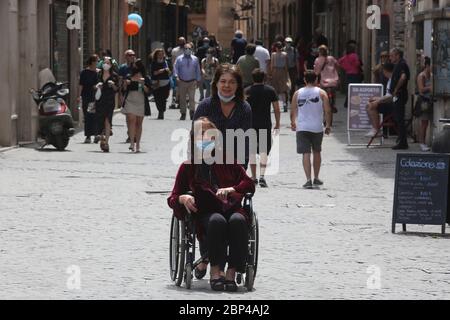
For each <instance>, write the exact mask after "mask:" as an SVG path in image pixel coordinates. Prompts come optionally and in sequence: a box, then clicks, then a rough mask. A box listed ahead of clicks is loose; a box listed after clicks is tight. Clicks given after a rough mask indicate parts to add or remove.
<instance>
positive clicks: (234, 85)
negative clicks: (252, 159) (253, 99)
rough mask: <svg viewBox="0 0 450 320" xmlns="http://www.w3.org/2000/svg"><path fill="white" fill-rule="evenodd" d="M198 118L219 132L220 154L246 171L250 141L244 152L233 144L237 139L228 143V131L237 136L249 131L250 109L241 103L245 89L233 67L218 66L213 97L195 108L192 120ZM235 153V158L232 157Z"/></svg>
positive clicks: (250, 123) (243, 101) (246, 144)
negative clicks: (232, 148)
mask: <svg viewBox="0 0 450 320" xmlns="http://www.w3.org/2000/svg"><path fill="white" fill-rule="evenodd" d="M201 117H207V118H208V119H210V120H211V121H212V122H213V123H214V124H215V125H216V126H217V128H218V129H219V130H220V132H221V133H222V136H223V138H224V139H223V148H222V149H223V150H226V151H227V156H229V157H230V158H233V157H232V156H234V158H233V159H237V160H238V162H239V164H241V165H243V166H244V167H245V168H246V169H247V168H248V163H249V141H248V140H247V141H246V143H245V151H244V152H243V153H239V154H238V152H239V150H244V148H241V147H243V146H242V145H238V143H236V142H237V141H238V139H237V138H236V139H235V136H232V138H233V141H227V139H228V138H229V137H228V135H227V131H231V133H236V131H238V130H242V131H243V132H244V133H246V132H247V131H248V130H249V129H250V128H251V127H252V109H251V107H250V105H249V104H248V103H247V102H246V101H245V100H244V87H243V82H242V76H241V74H240V73H239V72H238V71H236V70H235V69H234V68H233V66H232V65H229V64H224V65H221V66H220V67H219V68H218V69H217V72H216V74H215V76H214V81H213V83H212V96H211V97H210V98H208V99H205V100H204V101H203V102H202V103H200V105H199V106H198V108H197V111H196V112H195V115H194V120H198V119H200V118H201ZM232 143H234V147H235V148H234V150H228V149H226V147H227V145H230V146H231V145H232ZM231 151H234V154H231Z"/></svg>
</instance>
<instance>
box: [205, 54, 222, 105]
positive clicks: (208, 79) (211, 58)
mask: <svg viewBox="0 0 450 320" xmlns="http://www.w3.org/2000/svg"><path fill="white" fill-rule="evenodd" d="M215 53H216V49H214V48H209V50H208V53H207V54H206V58H205V59H203V61H202V74H203V81H204V85H205V88H206V93H205V98H209V97H211V85H212V81H213V80H214V75H215V74H216V71H217V68H219V65H220V63H219V60H218V59H217V58H216V57H215Z"/></svg>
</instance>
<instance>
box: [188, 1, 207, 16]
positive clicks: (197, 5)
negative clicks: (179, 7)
mask: <svg viewBox="0 0 450 320" xmlns="http://www.w3.org/2000/svg"><path fill="white" fill-rule="evenodd" d="M185 3H186V5H188V6H189V7H190V13H196V14H205V13H206V0H187V1H185Z"/></svg>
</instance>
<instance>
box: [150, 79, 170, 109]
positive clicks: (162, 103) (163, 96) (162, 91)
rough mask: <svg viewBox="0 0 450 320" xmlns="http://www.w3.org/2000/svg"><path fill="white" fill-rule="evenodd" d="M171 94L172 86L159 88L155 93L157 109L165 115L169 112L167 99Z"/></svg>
mask: <svg viewBox="0 0 450 320" xmlns="http://www.w3.org/2000/svg"><path fill="white" fill-rule="evenodd" d="M169 94H170V85H168V86H165V87H162V88H158V89H156V90H155V91H154V92H153V95H154V96H155V103H156V108H158V111H159V112H160V113H164V112H166V110H167V98H169Z"/></svg>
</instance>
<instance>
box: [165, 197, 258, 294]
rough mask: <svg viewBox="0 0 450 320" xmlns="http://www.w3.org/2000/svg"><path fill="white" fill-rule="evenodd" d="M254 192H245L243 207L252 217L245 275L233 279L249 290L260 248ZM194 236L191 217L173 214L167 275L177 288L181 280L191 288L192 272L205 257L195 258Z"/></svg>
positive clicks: (254, 276) (193, 221)
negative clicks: (179, 216) (254, 207)
mask: <svg viewBox="0 0 450 320" xmlns="http://www.w3.org/2000/svg"><path fill="white" fill-rule="evenodd" d="M252 199H253V194H247V195H246V196H245V198H244V205H243V208H244V210H245V211H246V213H247V214H248V216H249V217H251V222H250V224H249V230H248V232H249V242H248V254H247V263H246V268H245V270H246V272H245V274H242V273H237V277H236V282H237V284H238V285H243V286H244V287H245V288H247V291H248V292H251V291H253V287H254V283H255V279H256V272H257V268H258V249H259V224H258V217H257V215H256V213H255V212H254V211H253V200H252ZM196 249H197V236H196V226H195V220H194V217H193V216H192V215H190V214H187V215H186V219H185V220H184V221H183V220H178V219H177V217H175V216H173V217H172V224H171V231H170V276H171V279H172V281H173V282H174V283H175V285H176V286H177V287H181V285H182V284H183V282H184V283H185V285H186V289H188V290H190V289H191V288H192V282H193V278H194V277H193V273H194V270H195V268H197V266H198V265H199V264H201V263H202V262H203V261H205V260H207V258H208V257H200V259H198V260H195V259H196Z"/></svg>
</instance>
